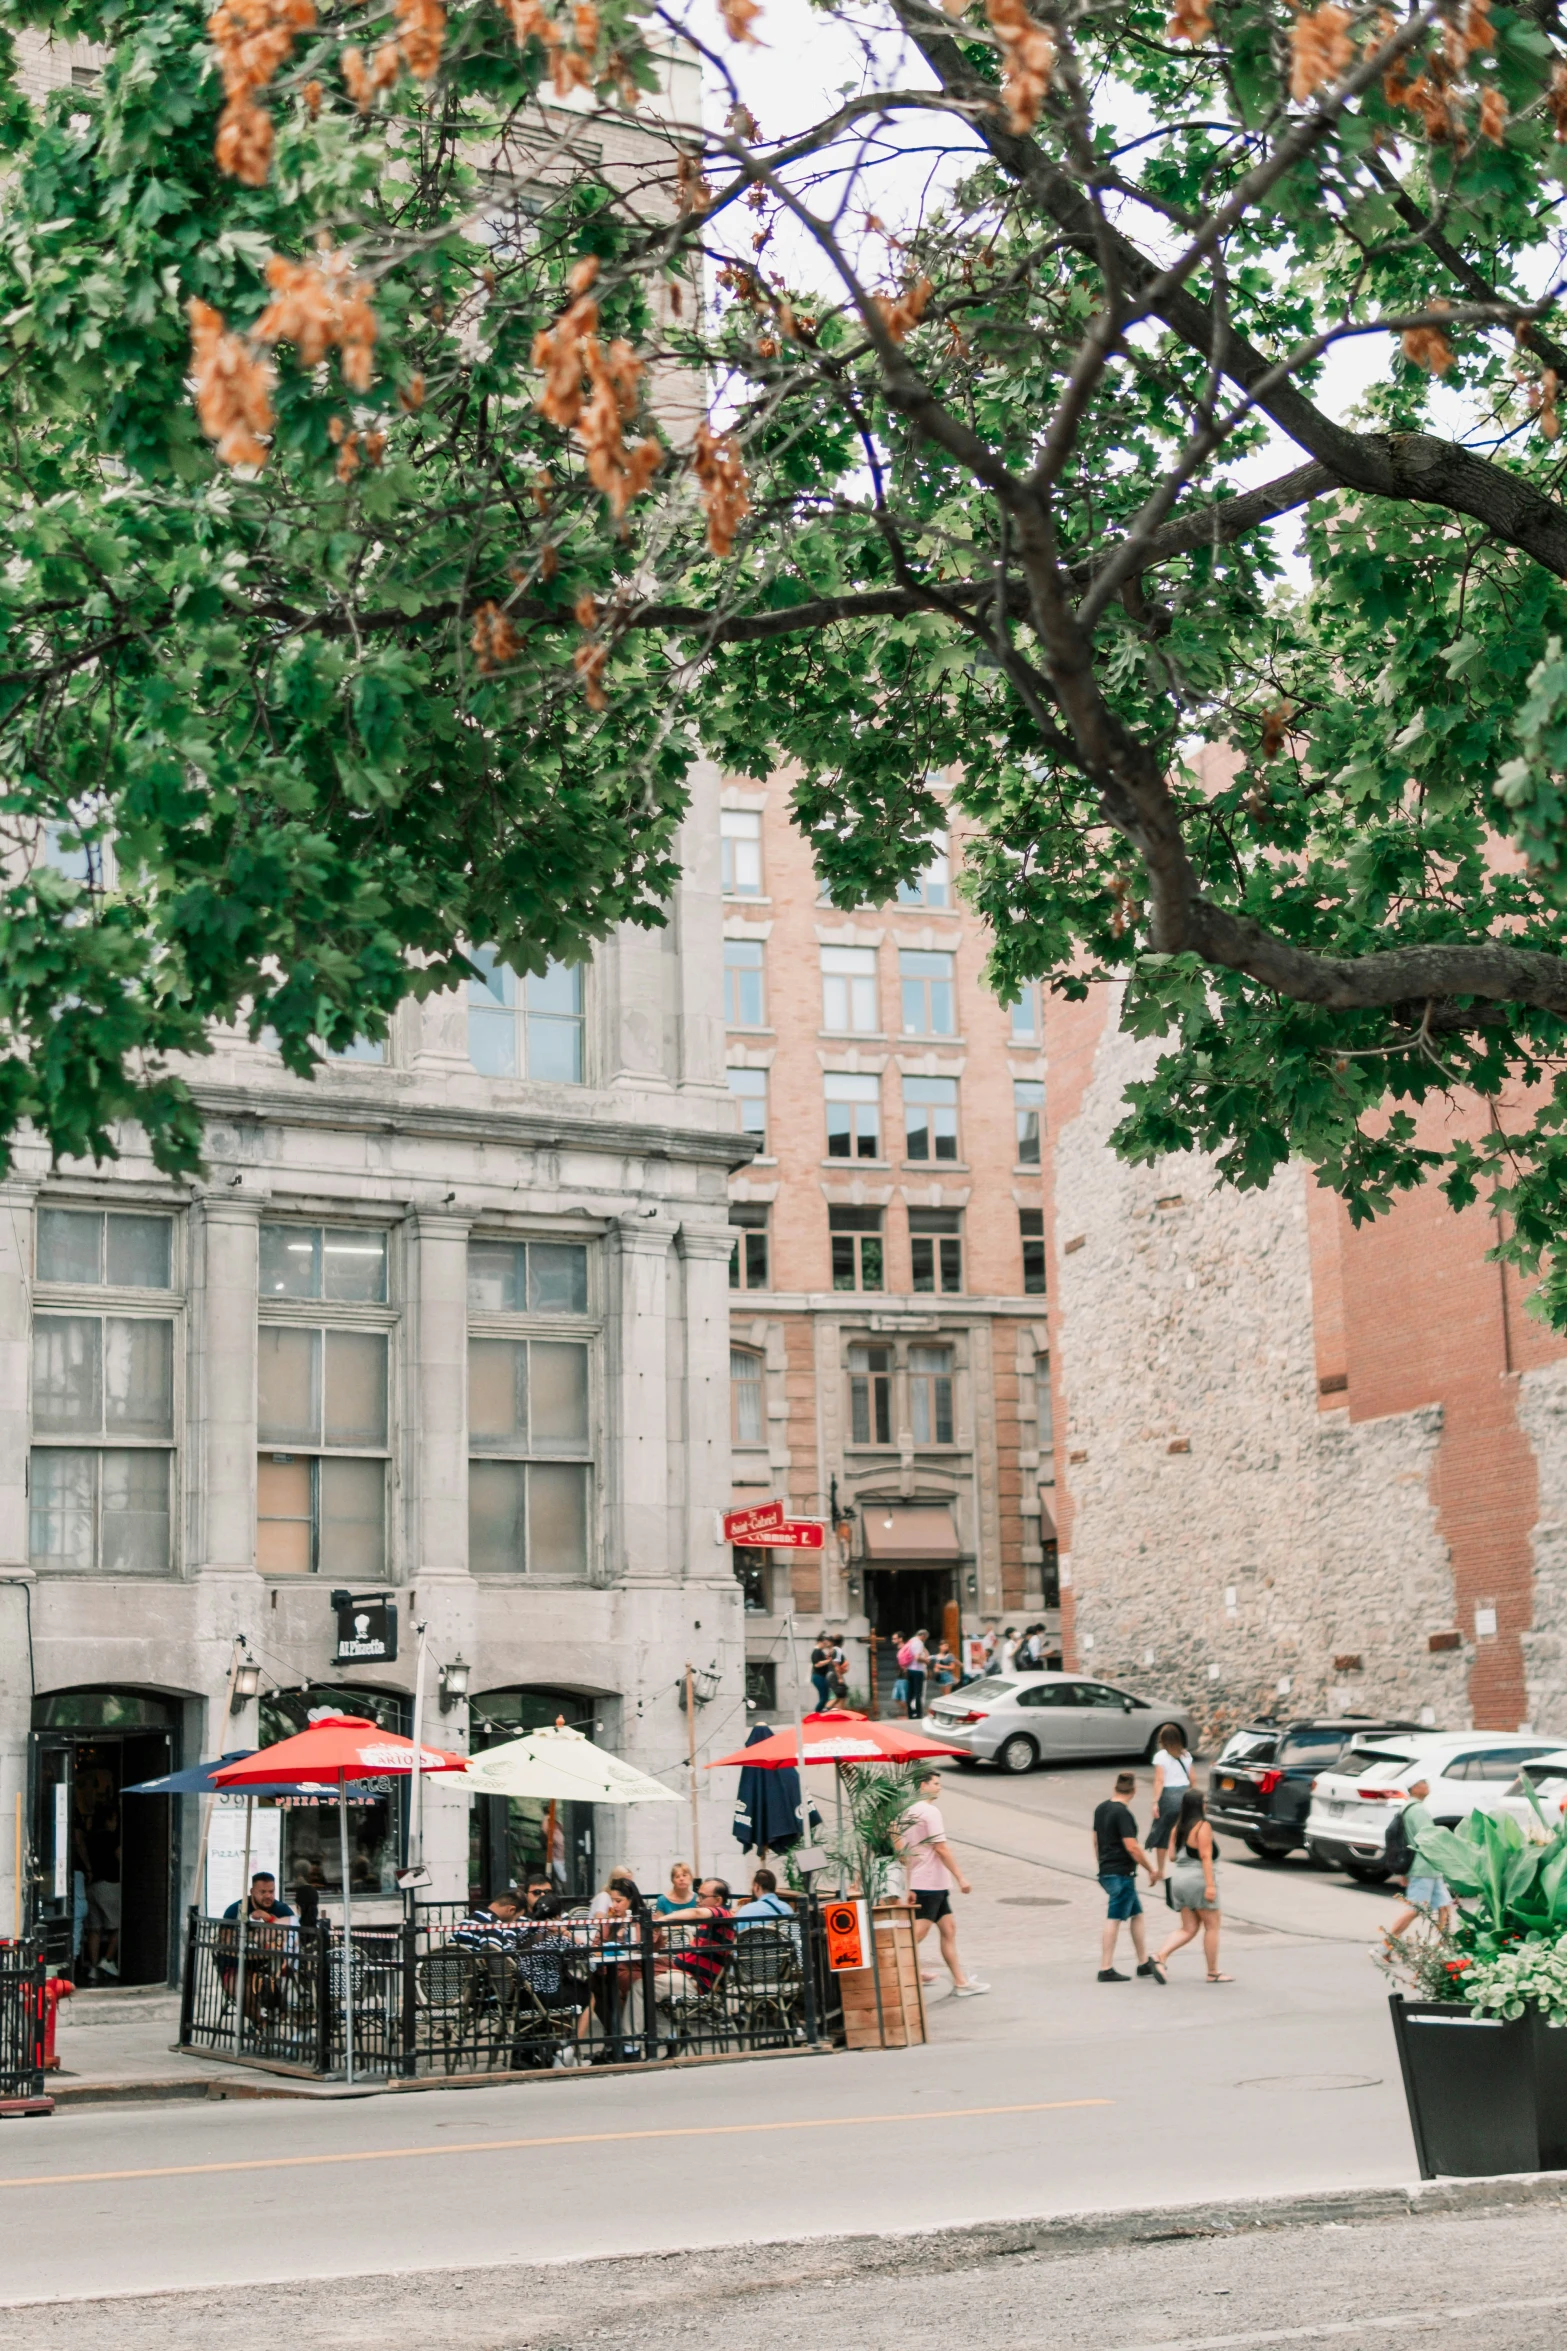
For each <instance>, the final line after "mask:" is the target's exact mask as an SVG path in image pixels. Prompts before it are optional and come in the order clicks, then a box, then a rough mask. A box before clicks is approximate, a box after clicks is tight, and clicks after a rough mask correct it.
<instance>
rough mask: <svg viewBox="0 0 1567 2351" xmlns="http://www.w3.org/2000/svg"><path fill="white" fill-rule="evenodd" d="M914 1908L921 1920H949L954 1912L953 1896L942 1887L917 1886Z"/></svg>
mask: <svg viewBox="0 0 1567 2351" xmlns="http://www.w3.org/2000/svg"><path fill="white" fill-rule="evenodd" d="M912 1891H913V1895H914V1907H915V1909H916V1910H917V1911H918V1912H919V1914H920V1916H921V1918H931V1919H935V1918H947V1917H950V1915H951V1912H952V1896H951V1895H950V1894H949V1893H947V1892H946V1890H945V1889H944V1888H943V1887H941V1886H915V1887H914V1888H913V1889H912Z"/></svg>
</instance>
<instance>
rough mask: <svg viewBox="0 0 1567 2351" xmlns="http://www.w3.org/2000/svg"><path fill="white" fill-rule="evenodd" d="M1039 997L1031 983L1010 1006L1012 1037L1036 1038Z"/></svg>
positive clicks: (1037, 1032)
mask: <svg viewBox="0 0 1567 2351" xmlns="http://www.w3.org/2000/svg"><path fill="white" fill-rule="evenodd" d="M1038 1003H1039V996H1038V991H1037V989H1036V988H1035V987H1034V985H1033V983H1032V982H1030V983H1029V985H1028V986H1027V987H1026V988H1025V989H1024V990H1023V993H1022V995H1021V996H1020V997H1019V998H1018V1000H1017V1002H1016V1003H1015V1004H1014V1005H1013V1006H1012V1034H1013V1036H1014V1037H1037V1036H1038V1034H1039V1013H1038Z"/></svg>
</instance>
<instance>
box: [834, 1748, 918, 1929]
mask: <svg viewBox="0 0 1567 2351" xmlns="http://www.w3.org/2000/svg"><path fill="white" fill-rule="evenodd" d="M919 1781H920V1775H919V1772H918V1770H917V1768H916V1767H915V1766H913V1765H899V1764H884V1763H849V1764H845V1765H843V1766H842V1776H841V1781H840V1785H841V1787H842V1790H843V1795H844V1799H845V1804H844V1817H843V1821H842V1827H841V1830H840V1831H839V1832H838V1833H837V1834H836V1835H835V1837H833V1838H832V1839H829V1841H828V1844H827V1852H828V1854H829V1856H830V1858H831V1860H832V1862H833V1863H834V1865H835V1866H836V1869H837V1872H838V1874H839V1875H840V1877H841V1878H842V1880H843V1882H844V1883H845V1884H846V1885H850V1886H857V1887H858V1888H859V1890H860V1892H861V1893H862V1894H868V1895H869V1896H870V1898H871V1900H872V1901H875V1900H877V1899H878V1898H879V1897H880V1896H881V1895H882V1894H883V1893H884V1892H885V1891H886V1887H887V1873H888V1871H889V1869H890V1868H891V1865H892V1864H893V1863H894V1862H895V1861H897V1860H898V1859H899V1858H900V1852H901V1848H900V1843H899V1838H900V1833H901V1831H902V1828H903V1824H904V1822H905V1821H906V1820H907V1818H908V1816H909V1812H910V1810H911V1808H912V1807H913V1805H914V1804H915V1802H916V1801H917V1799H918V1796H919Z"/></svg>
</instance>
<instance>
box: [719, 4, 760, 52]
mask: <svg viewBox="0 0 1567 2351" xmlns="http://www.w3.org/2000/svg"><path fill="white" fill-rule="evenodd" d="M718 13H719V15H720V16H721V17H722V18H723V20H724V30H725V32H726V33H727V34H728V35H729V38H730V40H731V41H751V42H755V40H756V35H755V33H753V32H752V30H751V27H752V25H753V24H755V22H756V20H757V18H758V17H759V16H760V15H761V13H762V11H761V9H760V7H759V6H758V5H757V0H718Z"/></svg>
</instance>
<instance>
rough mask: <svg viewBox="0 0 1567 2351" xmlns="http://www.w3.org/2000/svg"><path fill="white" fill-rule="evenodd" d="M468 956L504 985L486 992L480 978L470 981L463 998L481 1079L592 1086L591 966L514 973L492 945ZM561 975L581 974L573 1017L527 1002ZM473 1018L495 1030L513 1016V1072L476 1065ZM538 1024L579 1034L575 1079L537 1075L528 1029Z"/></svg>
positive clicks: (475, 949)
mask: <svg viewBox="0 0 1567 2351" xmlns="http://www.w3.org/2000/svg"><path fill="white" fill-rule="evenodd" d="M467 954H468V958H469V961H470V962H472V963H476V964H478V965H479V966H480V970H481V972H482V973H485V974H494V975H496V976H497V977H498V978H500V979H501V980H502V982H503V985H502V987H501V990H500V992H499V993H497V992H496V990H495V989H494V988H485V986H484V981H483V979H482V978H480V979H470V980H469V981H468V983H467V989H466V992H465V995H464V999H463V1003H464V1010H465V1012H466V1014H467V1021H468V1059H469V1061H470V1062H472V1064H473V1067H474V1068H475V1069H476V1070H477V1071H478V1074H479V1075H480V1077H487V1078H489V1079H490V1080H491V1081H492V1082H493V1083H496V1084H501V1085H507V1084H510V1085H522V1084H527V1085H530V1086H585V1085H588V1084H589V1083H590V1082H591V1078H592V1072H591V1069H590V1066H589V1062H590V1054H589V1036H590V1033H591V1032H590V1028H589V1014H590V999H591V994H592V972H593V966H592V964H591V963H564V964H563V963H552V964H551V965H550V967H549V970H548V971H546V972H533V973H527V972H516V971H513V969H512V967H511V965H510V964H509V963H503V962H502V961H501V960H500V957H499V955H498V954H497V953H496V950H495V949H494V948H493V947H470V948H469V949H468V950H467ZM559 971H569V972H574V973H575V974H576V975H577V982H578V1001H577V1009H576V1011H575V1012H570V1013H564V1012H553V1011H551V1010H549V1009H548V1008H545V1007H540V1006H537V1005H531V1004H530V1003H529V1001H528V990H529V988H530V986H533V985H537V984H540V983H542V982H544V981H547V980H549V979H550V978H551V977H552V976H553V975H554V974H555V973H556V972H559ZM475 1015H477V1017H478V1019H479V1021H480V1022H481V1023H483V1024H484V1025H485V1027H486V1028H488V1029H489V1030H492V1031H497V1032H498V1031H500V1030H501V1029H503V1028H504V1027H505V1025H506V1019H507V1016H508V1015H509V1016H510V1033H511V1059H512V1067H511V1068H510V1069H509V1070H507V1069H501V1070H486V1069H482V1068H480V1065H479V1063H478V1061H477V1060H475V1058H474V1050H473V1047H474V1035H475V1031H474V1018H475ZM534 1022H540V1023H542V1022H548V1023H549V1024H550V1025H551V1026H552V1027H553V1028H568V1027H569V1028H571V1029H572V1030H574V1031H575V1035H576V1044H577V1075H576V1076H575V1077H571V1078H563V1077H555V1076H552V1075H549V1074H547V1073H544V1074H540V1073H537V1072H535V1070H534V1068H533V1066H532V1065H533V1060H534V1050H533V1047H534V1040H533V1037H532V1035H531V1028H530V1024H532V1023H534ZM480 1033H481V1034H482V1033H483V1031H482V1030H481V1032H480Z"/></svg>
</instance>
